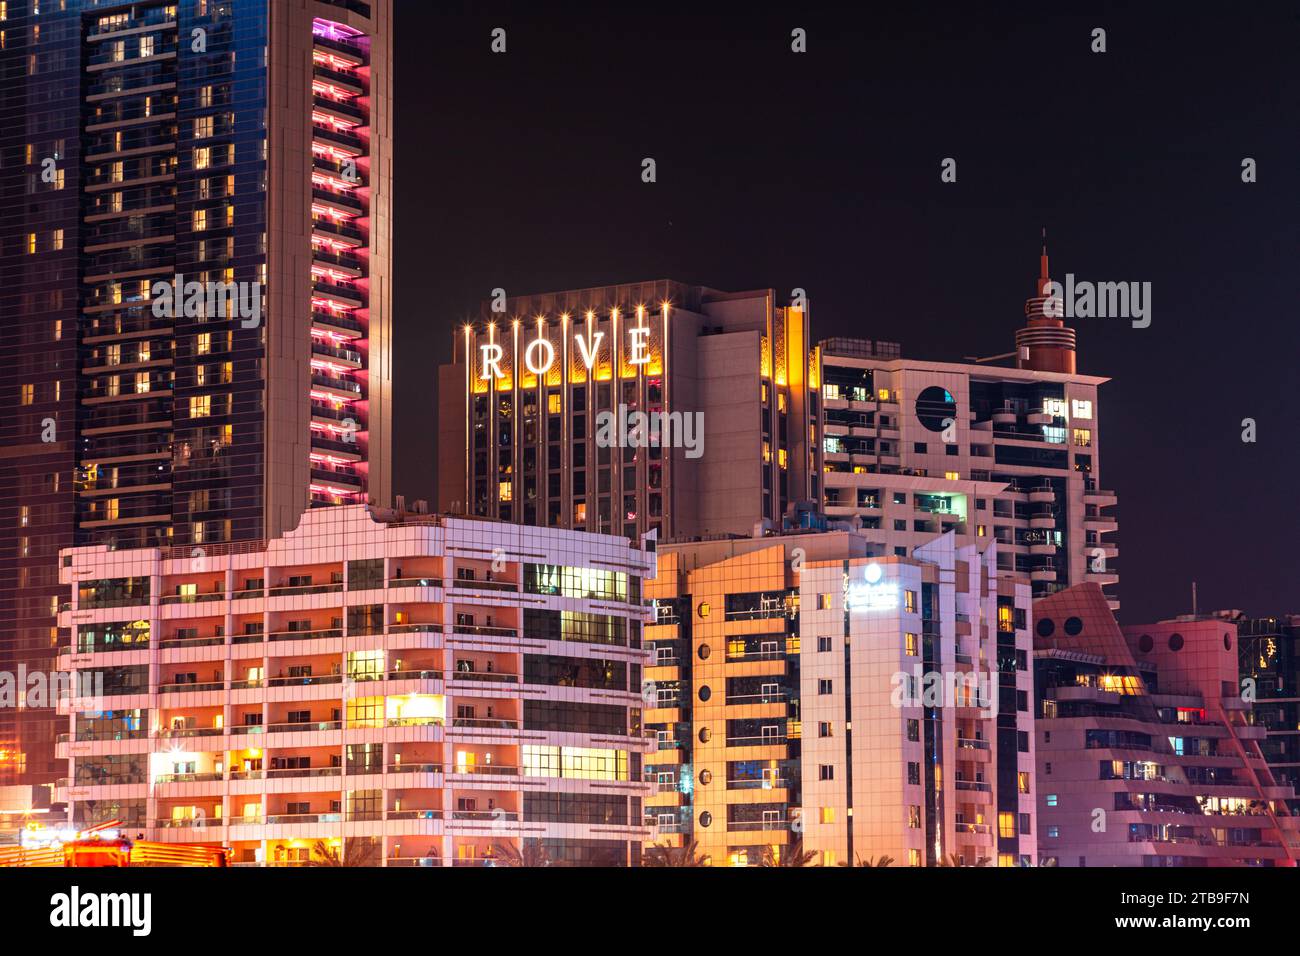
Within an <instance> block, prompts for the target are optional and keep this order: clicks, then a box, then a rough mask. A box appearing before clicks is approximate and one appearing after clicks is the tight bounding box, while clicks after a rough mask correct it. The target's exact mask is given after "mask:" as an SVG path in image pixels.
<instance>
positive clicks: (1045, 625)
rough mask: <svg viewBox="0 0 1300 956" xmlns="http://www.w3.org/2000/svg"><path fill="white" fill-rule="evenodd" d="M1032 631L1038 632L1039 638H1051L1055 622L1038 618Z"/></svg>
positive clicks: (1048, 618) (1045, 618) (1054, 629)
mask: <svg viewBox="0 0 1300 956" xmlns="http://www.w3.org/2000/svg"><path fill="white" fill-rule="evenodd" d="M1034 630H1036V631H1037V632H1038V636H1039V637H1051V636H1052V635H1053V634H1055V633H1056V622H1055V621H1053V620H1052V619H1051V618H1050V617H1044V618H1040V619H1039V621H1038V623H1037V624H1035V625H1034Z"/></svg>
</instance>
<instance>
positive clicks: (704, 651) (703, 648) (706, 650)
mask: <svg viewBox="0 0 1300 956" xmlns="http://www.w3.org/2000/svg"><path fill="white" fill-rule="evenodd" d="M696 653H697V654H699V655H700V660H702V661H707V660H708V659H709V655H710V654H712V653H713V648H711V647H709V645H708V644H701V645H700V649H699V650H698V651H696Z"/></svg>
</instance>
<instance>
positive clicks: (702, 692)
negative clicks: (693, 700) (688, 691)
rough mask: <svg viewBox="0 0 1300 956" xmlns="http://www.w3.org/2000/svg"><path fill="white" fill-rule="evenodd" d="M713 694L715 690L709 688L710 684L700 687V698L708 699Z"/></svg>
mask: <svg viewBox="0 0 1300 956" xmlns="http://www.w3.org/2000/svg"><path fill="white" fill-rule="evenodd" d="M712 696H713V691H711V690H709V685H708V684H705V685H704V686H703V687H701V688H700V700H708V699H709V698H710V697H712Z"/></svg>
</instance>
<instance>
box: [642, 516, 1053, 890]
mask: <svg viewBox="0 0 1300 956" xmlns="http://www.w3.org/2000/svg"><path fill="white" fill-rule="evenodd" d="M926 517H927V518H928V517H929V515H927V516H926ZM815 523H816V522H815V521H814V522H813V524H815ZM909 534H910V532H909ZM989 540H990V539H987V538H986V539H984V542H982V543H983V544H985V545H986V547H985V550H984V551H983V552H982V553H981V551H980V549H979V547H977V545H976V543H975V539H974V538H973V537H971V536H969V535H967V534H965V533H964V531H963V532H962V533H960V534H959V533H958V532H957V531H955V530H954V531H949V532H948V533H945V534H942V535H941V536H935V535H931V537H930V541H929V542H928V543H927V544H924V545H920V546H915V547H911V548H908V549H906V550H907V554H906V555H896V554H894V550H893V547H892V546H890V545H887V544H885V545H882V544H880V543H878V542H872V541H869V540H868V538H867V537H866V532H863V531H843V530H840V531H836V530H821V531H817V530H808V531H804V532H802V533H799V532H796V533H788V534H784V535H780V536H769V537H754V538H747V539H746V538H734V539H730V540H713V541H699V542H680V543H674V544H668V545H662V546H661V547H660V549H659V576H658V578H657V579H656V580H655V581H653V582H651V583H650V584H649V585H647V594H648V595H649V596H650V597H652V598H653V599H654V603H655V609H656V611H655V613H656V618H655V621H654V623H652V624H651V626H650V627H649V629H648V630H647V641H648V643H649V644H650V646H651V648H652V654H653V655H654V657H653V664H652V666H651V667H650V668H649V670H647V672H646V673H647V677H648V679H649V681H650V684H649V685H648V691H647V695H648V696H649V695H653V700H652V701H650V702H648V704H647V706H648V709H647V711H646V713H645V720H646V725H647V729H648V730H649V731H651V732H652V733H654V734H655V737H656V740H657V748H658V749H657V750H656V751H655V752H654V753H652V754H650V755H648V756H647V758H646V779H647V781H649V782H650V783H651V784H652V785H653V786H654V790H655V792H654V793H653V795H652V796H651V797H650V798H649V799H648V801H647V804H646V822H647V823H648V824H652V825H654V827H655V831H654V836H653V838H652V839H653V841H654V842H657V843H660V844H664V843H667V844H670V845H676V846H683V845H686V844H688V843H689V842H690V841H692V840H693V841H695V843H696V844H697V851H698V852H699V853H700V854H702V855H704V856H706V857H708V858H709V861H710V862H711V864H712V865H715V866H718V865H734V866H743V865H752V864H755V863H757V862H758V861H759V859H761V858H762V856H763V855H764V853H765V852H766V853H775V854H776V855H778V856H779V854H780V853H781V852H784V850H785V848H786V847H788V846H790V845H791V844H792V843H796V842H801V844H802V848H803V850H804V851H805V852H812V853H814V854H815V859H814V862H816V863H818V864H820V865H830V866H833V865H840V864H843V865H860V864H861V863H863V862H865V861H867V860H876V859H878V858H879V857H882V856H889V857H891V858H892V859H893V860H894V861H895V864H896V865H907V866H923V865H924V866H934V865H940V864H951V863H953V862H954V861H956V862H957V863H959V864H962V865H980V864H988V863H996V864H999V865H1018V864H1023V863H1029V862H1032V861H1034V860H1035V859H1036V855H1035V854H1036V848H1035V840H1036V837H1035V832H1034V829H1035V828H1034V825H1033V818H1034V797H1033V794H1032V782H1031V777H1032V769H1033V765H1034V757H1033V739H1032V734H1031V732H1030V731H1031V724H1030V712H1029V706H1030V700H1031V695H1032V678H1031V675H1030V672H1029V670H1028V658H1029V652H1030V639H1029V632H1028V629H1027V616H1028V609H1029V601H1030V595H1029V586H1028V583H1027V582H1020V583H1017V582H1014V581H1012V580H1010V579H1007V578H1005V577H1001V578H999V577H997V576H996V575H995V573H994V571H995V567H996V554H997V549H996V546H995V545H994V546H987V545H988V541H989Z"/></svg>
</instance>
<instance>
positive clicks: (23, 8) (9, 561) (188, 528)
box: [0, 0, 392, 784]
mask: <svg viewBox="0 0 1300 956" xmlns="http://www.w3.org/2000/svg"><path fill="white" fill-rule="evenodd" d="M391 10H392V4H391V0H371V2H361V0H274V2H272V0H261V2H238V3H235V2H229V0H158V2H134V3H118V2H104V0H100V2H95V0H8V2H3V3H0V71H2V73H0V75H2V76H3V81H2V82H0V116H3V130H2V131H0V168H2V169H3V177H2V178H0V195H2V196H3V199H4V203H3V212H0V309H2V310H3V311H2V313H0V314H3V315H4V320H3V327H2V328H0V336H2V338H0V345H2V346H3V348H4V349H5V352H6V354H8V355H9V356H11V358H10V360H9V361H7V362H6V363H4V366H3V368H0V394H2V395H3V396H4V397H5V400H6V401H7V403H8V405H9V407H10V411H11V413H10V414H9V415H7V416H6V417H5V420H4V422H3V424H2V425H0V429H2V431H0V436H2V439H3V440H2V441H0V489H2V490H0V617H2V618H3V623H2V624H0V670H8V671H16V670H17V669H18V666H19V665H20V664H21V665H25V666H26V668H27V669H28V671H29V672H30V671H42V672H49V671H52V670H53V669H54V659H55V654H56V650H57V647H58V646H59V645H60V644H66V643H69V642H73V643H75V640H76V635H75V633H74V634H65V635H59V634H58V633H57V630H56V625H55V620H56V619H55V615H56V614H57V611H58V605H59V602H60V600H62V598H61V597H60V594H61V591H60V589H59V585H58V570H57V567H56V563H57V554H58V551H59V549H60V548H62V547H67V546H70V545H78V544H90V543H100V542H102V543H106V544H108V545H110V546H111V547H114V548H130V547H141V546H161V547H176V548H184V549H185V552H186V553H190V552H191V551H193V550H194V549H200V548H201V549H209V548H211V547H214V546H220V545H222V544H223V543H225V542H231V541H241V540H257V539H263V538H267V537H272V536H275V535H278V534H281V533H282V532H284V531H287V530H289V529H292V528H293V527H294V526H296V525H297V523H298V520H299V517H300V516H301V513H302V511H303V510H304V509H305V508H306V507H309V506H315V505H329V504H355V503H359V502H364V501H367V500H371V501H376V502H380V503H384V502H386V500H387V498H388V496H389V472H388V458H389V454H390V452H389V434H390V424H389V413H388V403H389V401H390V397H391V355H390V353H391V322H390V315H389V305H388V297H389V295H390V285H389V271H390V270H389V231H390V215H389V203H390V190H389V181H390V169H391V167H390V164H391V149H390V137H391V123H390V110H389V90H390V86H391V80H392V76H391V71H390V62H391ZM53 716H54V715H53V711H52V710H48V711H47V710H45V709H36V710H28V711H15V710H13V709H5V710H3V711H0V784H4V783H9V782H14V781H15V780H26V781H29V782H33V783H38V782H43V781H46V780H48V779H52V777H53V776H54V775H55V765H54V763H53V739H54V732H55V731H54V723H53Z"/></svg>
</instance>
